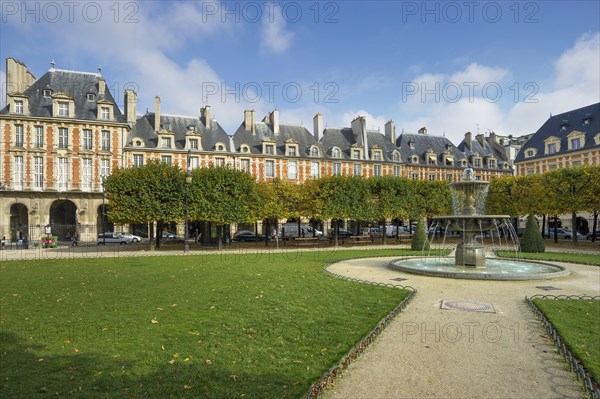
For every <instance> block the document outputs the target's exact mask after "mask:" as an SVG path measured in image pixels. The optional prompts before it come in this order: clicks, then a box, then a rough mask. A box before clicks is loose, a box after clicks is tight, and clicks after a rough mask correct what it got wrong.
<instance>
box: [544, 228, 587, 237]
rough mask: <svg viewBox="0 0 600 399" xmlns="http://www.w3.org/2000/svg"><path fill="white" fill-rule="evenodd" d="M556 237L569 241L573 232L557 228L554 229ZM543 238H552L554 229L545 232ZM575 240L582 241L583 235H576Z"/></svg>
mask: <svg viewBox="0 0 600 399" xmlns="http://www.w3.org/2000/svg"><path fill="white" fill-rule="evenodd" d="M556 236H557V237H558V238H566V239H571V238H573V232H572V231H571V230H569V229H565V228H559V229H556ZM544 237H546V238H554V229H550V230H546V233H545V234H544ZM577 238H581V239H583V238H584V237H583V235H581V234H579V233H577Z"/></svg>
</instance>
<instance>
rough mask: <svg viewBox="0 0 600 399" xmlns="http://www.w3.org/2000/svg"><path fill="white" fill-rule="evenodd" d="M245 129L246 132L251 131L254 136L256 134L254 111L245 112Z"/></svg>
mask: <svg viewBox="0 0 600 399" xmlns="http://www.w3.org/2000/svg"><path fill="white" fill-rule="evenodd" d="M244 128H246V130H250V131H251V132H252V134H254V133H256V128H255V127H254V110H253V109H252V110H248V109H247V110H245V111H244Z"/></svg>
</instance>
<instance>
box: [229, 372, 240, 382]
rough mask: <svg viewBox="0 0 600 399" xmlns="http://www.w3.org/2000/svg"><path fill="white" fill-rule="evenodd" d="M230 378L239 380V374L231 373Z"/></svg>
mask: <svg viewBox="0 0 600 399" xmlns="http://www.w3.org/2000/svg"><path fill="white" fill-rule="evenodd" d="M229 378H231V379H232V380H234V381H237V379H238V376H237V375H235V374H231V375H230V376H229Z"/></svg>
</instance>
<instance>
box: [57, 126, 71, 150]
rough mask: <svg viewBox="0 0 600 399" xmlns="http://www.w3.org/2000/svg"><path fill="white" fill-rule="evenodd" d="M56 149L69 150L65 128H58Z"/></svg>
mask: <svg viewBox="0 0 600 399" xmlns="http://www.w3.org/2000/svg"><path fill="white" fill-rule="evenodd" d="M58 148H62V149H67V148H69V129H67V128H66V127H59V128H58Z"/></svg>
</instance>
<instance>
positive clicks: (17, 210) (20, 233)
mask: <svg viewBox="0 0 600 399" xmlns="http://www.w3.org/2000/svg"><path fill="white" fill-rule="evenodd" d="M28 232H29V211H28V209H27V207H26V206H25V205H23V204H21V203H18V202H17V203H14V204H12V205H11V206H10V240H11V241H16V240H18V239H27V237H28V236H29V234H28ZM7 238H9V237H7Z"/></svg>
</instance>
